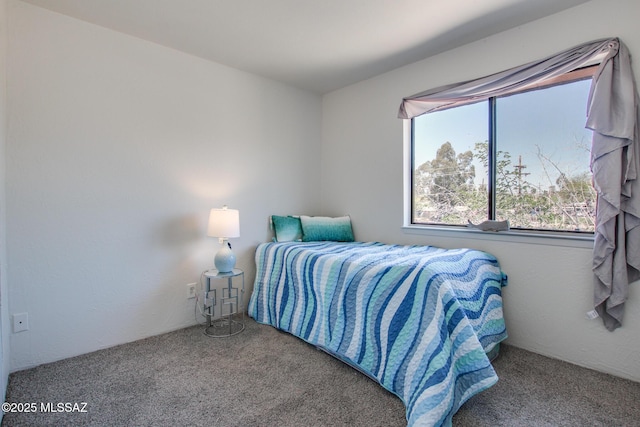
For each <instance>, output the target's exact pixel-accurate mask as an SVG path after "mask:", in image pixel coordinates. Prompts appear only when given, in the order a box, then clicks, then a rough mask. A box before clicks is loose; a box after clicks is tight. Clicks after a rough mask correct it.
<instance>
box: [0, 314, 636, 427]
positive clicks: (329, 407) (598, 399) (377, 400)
mask: <svg viewBox="0 0 640 427" xmlns="http://www.w3.org/2000/svg"><path fill="white" fill-rule="evenodd" d="M246 323H247V327H246V330H245V331H244V332H242V333H241V334H239V335H236V336H233V337H230V338H210V337H207V336H205V335H204V334H203V333H202V327H198V326H195V327H190V328H186V329H182V330H179V331H175V332H171V333H167V334H164V335H160V336H156V337H152V338H147V339H144V340H140V341H136V342H133V343H129V344H124V345H120V346H117V347H113V348H109V349H105V350H100V351H97V352H94V353H90V354H86V355H82V356H78V357H73V358H70V359H65V360H62V361H59V362H54V363H49V364H46V365H42V366H38V367H36V368H32V369H28V370H24V371H19V372H15V373H12V374H11V375H10V377H9V385H8V388H7V399H6V400H7V402H9V403H15V404H16V405H15V406H17V404H19V403H22V404H29V405H30V406H31V408H32V409H35V411H34V412H21V413H18V412H8V413H5V414H4V417H3V420H2V426H7V427H8V426H178V425H185V426H186V425H189V426H223V427H227V426H229V427H233V426H238V427H239V426H246V427H250V426H278V427H288V426H291V427H293V426H295V427H299V426H367V427H370V426H386V427H393V426H405V425H406V419H405V411H404V406H403V404H402V402H401V401H400V400H399V399H398V398H397V397H396V396H395V395H393V394H391V393H389V392H387V391H386V390H384V389H383V388H382V387H380V386H379V385H377V384H376V383H375V382H374V381H372V380H371V379H369V378H368V377H366V376H365V375H363V374H361V373H359V372H357V371H356V370H354V369H352V368H350V367H348V366H347V365H345V364H344V363H342V362H340V361H338V360H336V359H334V358H333V357H331V356H329V355H327V354H326V353H324V352H322V351H319V350H317V349H316V348H314V347H313V346H310V345H308V344H306V343H305V342H303V341H301V340H299V339H297V338H295V337H293V336H291V335H289V334H286V333H283V332H279V331H277V330H276V329H274V328H272V327H270V326H265V325H259V324H257V323H256V322H254V321H253V320H252V319H247V322H246ZM494 366H495V369H496V371H497V373H498V376H499V377H500V380H499V381H498V383H497V384H496V385H494V386H493V387H491V388H490V389H488V390H486V391H484V392H482V393H480V394H478V395H476V396H474V397H473V398H471V399H470V400H469V401H468V402H466V403H465V404H464V406H463V407H462V408H461V409H460V410H459V411H458V413H457V414H456V415H455V417H454V418H453V425H454V426H474V427H478V426H581V427H582V426H640V404H639V402H640V383H636V382H632V381H627V380H624V379H620V378H616V377H613V376H610V375H606V374H602V373H599V372H595V371H592V370H589V369H585V368H581V367H578V366H575V365H571V364H569V363H566V362H562V361H559V360H554V359H550V358H547V357H543V356H540V355H537V354H534V353H530V352H527V351H524V350H521V349H518V348H514V347H510V346H503V347H502V351H501V354H500V356H499V357H498V358H497V359H496V360H495V362H494ZM31 404H33V405H31ZM60 404H62V405H60ZM65 404H67V405H65ZM74 404H77V405H74ZM23 409H24V408H23Z"/></svg>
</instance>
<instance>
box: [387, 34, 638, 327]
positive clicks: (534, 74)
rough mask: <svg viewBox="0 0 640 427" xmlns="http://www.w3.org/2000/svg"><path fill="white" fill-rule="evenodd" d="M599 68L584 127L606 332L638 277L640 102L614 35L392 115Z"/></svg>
mask: <svg viewBox="0 0 640 427" xmlns="http://www.w3.org/2000/svg"><path fill="white" fill-rule="evenodd" d="M593 64H600V65H599V67H598V70H597V71H596V74H595V75H594V77H593V81H592V84H591V91H590V95H589V102H588V105H587V120H586V125H585V126H586V127H587V128H589V129H591V130H593V141H592V146H591V171H592V173H593V184H594V188H595V190H596V192H597V208H596V229H595V233H594V249H593V266H592V268H593V272H594V282H595V285H594V308H595V310H596V311H597V312H598V314H599V315H600V317H601V318H602V320H603V322H604V325H605V327H606V328H607V329H609V330H611V331H613V330H614V329H616V328H618V327H620V326H621V325H622V318H623V314H624V304H625V302H626V300H627V296H628V290H629V284H630V283H631V282H633V281H635V280H638V279H639V278H640V178H639V177H638V174H640V141H639V136H638V135H639V126H640V125H639V124H640V111H639V108H638V104H639V98H638V93H637V88H636V83H635V79H634V76H633V71H632V69H631V57H630V55H629V51H628V50H627V48H626V46H625V45H624V44H623V43H622V42H621V41H620V40H619V39H618V38H609V39H601V40H595V41H592V42H588V43H584V44H581V45H579V46H575V47H573V48H571V49H567V50H565V51H563V52H560V53H557V54H555V55H552V56H549V57H547V58H545V59H542V60H539V61H533V62H530V63H528V64H525V65H522V66H519V67H515V68H511V69H509V70H506V71H502V72H500V73H496V74H492V75H490V76H486V77H482V78H479V79H475V80H469V81H466V82H461V83H455V84H450V85H446V86H441V87H438V88H435V89H430V90H427V91H424V92H420V93H418V94H415V95H413V96H409V97H407V98H404V99H403V100H402V104H401V105H400V110H399V112H398V117H399V118H402V119H411V118H414V117H417V116H420V115H422V114H426V113H430V112H434V111H439V110H444V109H447V108H451V107H458V106H462V105H467V104H472V103H474V102H478V101H483V100H486V99H488V98H490V97H494V96H504V95H508V94H511V93H514V92H518V91H521V90H523V89H526V88H527V87H530V86H533V85H536V84H539V83H542V82H544V81H545V80H547V79H550V78H553V77H557V76H560V75H562V74H565V73H568V72H570V71H573V70H575V69H577V68H581V67H585V66H588V65H593Z"/></svg>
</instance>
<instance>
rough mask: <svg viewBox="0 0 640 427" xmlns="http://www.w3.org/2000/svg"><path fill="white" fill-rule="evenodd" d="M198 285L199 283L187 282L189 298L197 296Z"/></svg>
mask: <svg viewBox="0 0 640 427" xmlns="http://www.w3.org/2000/svg"><path fill="white" fill-rule="evenodd" d="M196 285H197V283H189V284H187V299H191V298H195V297H196Z"/></svg>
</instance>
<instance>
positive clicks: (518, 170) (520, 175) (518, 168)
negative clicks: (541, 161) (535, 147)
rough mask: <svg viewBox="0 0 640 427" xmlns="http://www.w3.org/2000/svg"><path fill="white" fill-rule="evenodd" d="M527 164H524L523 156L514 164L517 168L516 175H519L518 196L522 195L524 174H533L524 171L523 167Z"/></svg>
mask: <svg viewBox="0 0 640 427" xmlns="http://www.w3.org/2000/svg"><path fill="white" fill-rule="evenodd" d="M526 167H527V166H526V165H523V164H522V156H521V155H519V156H518V164H517V165H515V166H514V168H515V170H516V176H517V177H518V196H521V195H522V175H524V176H527V175H531V174H530V173H528V172H522V169H525V168H526Z"/></svg>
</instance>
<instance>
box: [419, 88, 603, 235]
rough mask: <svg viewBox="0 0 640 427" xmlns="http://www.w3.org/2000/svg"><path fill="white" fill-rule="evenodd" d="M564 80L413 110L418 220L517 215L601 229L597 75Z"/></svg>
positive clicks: (529, 225) (527, 225)
mask: <svg viewBox="0 0 640 427" xmlns="http://www.w3.org/2000/svg"><path fill="white" fill-rule="evenodd" d="M563 81H564V82H563V83H562V84H556V85H555V86H546V87H542V88H537V89H534V90H530V91H526V92H521V93H518V94H515V95H511V96H506V97H501V98H496V99H491V100H486V101H482V102H478V103H476V104H471V105H466V106H462V107H455V108H451V109H447V110H443V111H438V112H434V113H429V114H424V115H422V116H418V117H416V118H414V119H413V120H412V126H413V128H412V137H413V140H412V155H413V157H412V161H413V175H412V221H413V223H416V224H443V225H466V224H467V222H468V221H471V222H474V223H479V222H482V221H485V220H487V219H495V220H505V219H508V220H509V222H510V225H511V227H512V228H522V229H534V230H545V231H548V230H550V231H572V232H576V231H577V232H593V230H594V219H595V200H596V195H595V191H594V190H593V187H592V185H591V174H590V170H589V148H590V145H591V131H589V130H587V129H585V128H584V124H585V121H586V105H587V98H588V95H589V88H590V84H591V79H586V80H575V81H571V79H567V78H566V76H564V77H563ZM567 81H568V83H567ZM494 102H495V108H492V104H493V103H494ZM491 122H493V123H495V124H496V129H495V133H494V134H493V135H491V134H490V129H489V123H491ZM490 148H491V150H490ZM489 152H491V153H493V156H494V159H493V160H494V161H495V165H496V166H495V173H489V172H490V171H489V164H490V162H489V160H490V159H489ZM493 200H495V205H494V202H492V201H493Z"/></svg>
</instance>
